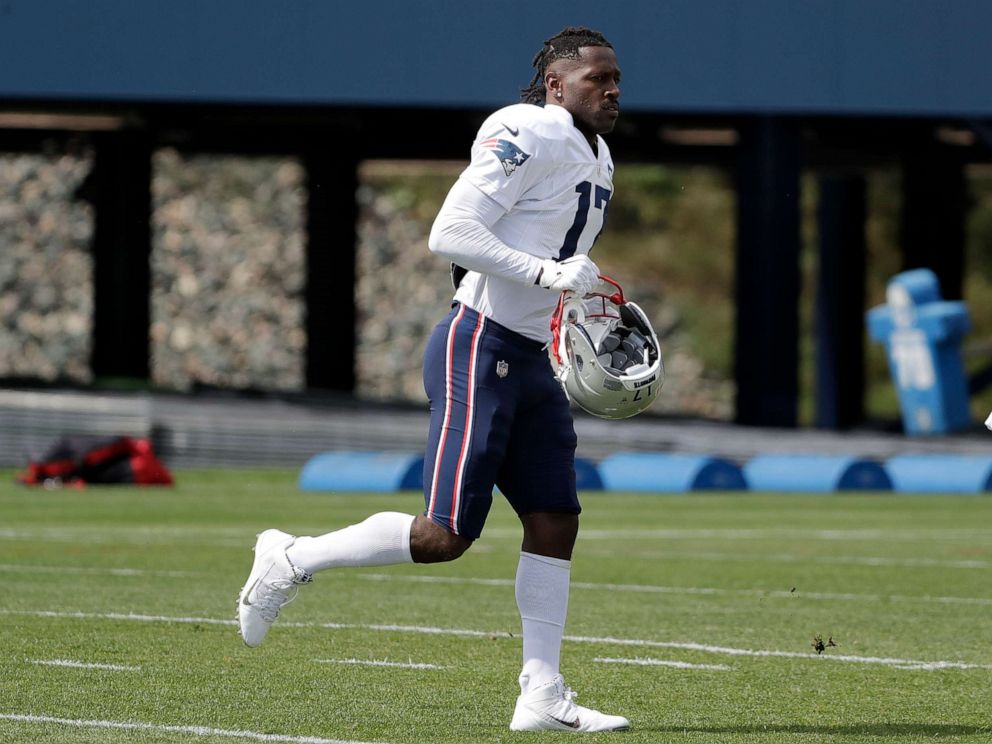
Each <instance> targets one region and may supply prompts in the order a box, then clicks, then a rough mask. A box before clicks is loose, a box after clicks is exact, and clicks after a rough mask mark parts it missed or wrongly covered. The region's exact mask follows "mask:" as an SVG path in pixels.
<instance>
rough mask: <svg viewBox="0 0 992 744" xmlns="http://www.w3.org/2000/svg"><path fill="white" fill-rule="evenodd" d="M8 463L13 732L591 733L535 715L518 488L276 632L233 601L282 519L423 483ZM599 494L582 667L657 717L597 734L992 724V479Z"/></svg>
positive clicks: (570, 667) (4, 613)
mask: <svg viewBox="0 0 992 744" xmlns="http://www.w3.org/2000/svg"><path fill="white" fill-rule="evenodd" d="M3 475H4V481H3V484H0V515H2V521H0V586H2V589H3V591H2V595H0V639H2V647H3V654H2V656H0V742H35V741H38V742H60V743H61V742H70V743H71V742H230V741H239V740H241V741H285V742H329V741H347V742H451V743H457V744H465V743H466V742H516V741H520V742H524V741H538V740H540V741H544V740H561V739H563V738H568V737H570V736H573V737H574V735H570V734H513V733H511V732H510V731H509V730H508V728H507V725H508V723H509V720H510V714H511V711H512V708H513V703H514V699H515V695H516V690H517V688H516V675H517V672H518V669H519V662H520V638H519V618H518V616H517V612H516V606H515V604H514V597H513V573H514V570H515V567H516V561H517V551H518V548H519V526H518V523H517V522H516V519H515V517H514V516H513V514H512V512H510V510H509V509H508V508H507V507H506V506H505V503H504V502H502V501H501V500H500V498H499V497H497V500H496V504H495V506H494V509H493V513H492V515H491V518H490V522H489V524H488V526H487V529H486V532H485V533H484V535H483V537H482V539H481V540H479V542H478V543H477V544H476V545H475V546H474V547H473V548H472V550H471V551H469V553H468V554H467V555H466V556H465V557H464V558H462V559H461V560H459V561H456V562H454V563H452V564H447V565H434V566H401V567H388V568H375V569H363V570H339V571H331V572H324V573H321V574H318V575H317V577H316V580H315V581H314V583H313V585H311V586H308V587H303V588H302V589H301V591H300V596H299V598H298V599H297V601H296V602H295V603H293V604H291V605H289V606H288V607H287V608H286V609H285V610H284V612H283V616H282V618H281V619H280V621H279V622H278V623H277V624H276V625H275V626H274V627H273V629H272V631H271V633H270V634H269V637H268V639H267V640H266V642H265V643H264V644H263V645H262V646H260V647H259V648H256V649H249V648H247V647H245V646H244V645H243V644H242V643H241V640H240V638H239V637H238V635H237V628H236V624H235V622H234V620H233V618H234V611H235V597H236V595H237V592H238V590H239V588H240V586H241V583H242V582H243V581H244V578H245V576H246V575H247V571H248V569H249V566H250V564H251V558H252V553H251V546H252V545H253V543H254V536H255V533H256V532H258V531H260V530H261V529H264V528H266V527H280V528H282V529H285V530H287V531H294V532H299V533H311V534H312V533H315V532H323V531H328V530H330V529H333V528H337V527H340V526H344V525H346V524H348V523H351V522H354V521H358V520H360V519H362V518H364V517H365V516H366V515H368V514H370V513H372V512H375V511H381V510H402V511H407V512H411V511H415V510H419V508H420V506H421V498H420V496H419V494H416V493H408V494H399V495H397V494H391V495H344V494H336V495H331V494H313V493H306V494H305V493H301V492H299V491H297V489H296V487H295V482H294V478H295V473H292V472H289V471H282V472H234V471H223V472H221V471H212V472H182V471H180V472H179V473H177V477H178V483H179V485H178V486H177V487H176V488H175V489H170V490H156V489H149V490H139V489H131V488H114V489H111V488H100V489H98V488H91V489H88V490H85V491H74V490H66V491H42V490H27V489H23V488H19V487H17V486H14V485H13V484H12V479H11V477H10V473H4V474H3ZM583 503H584V505H585V512H584V514H583V517H582V530H581V534H580V538H579V543H578V546H577V549H576V555H575V559H574V561H573V571H572V579H573V584H572V591H571V603H570V610H569V620H568V627H567V629H566V632H567V634H568V636H567V640H566V641H565V645H564V649H563V672H564V674H565V678H566V680H567V682H568V684H569V685H570V686H572V687H573V688H574V689H576V690H577V691H579V693H580V697H579V702H580V703H582V704H586V705H590V706H593V707H598V708H600V709H602V710H604V711H607V712H615V713H620V714H623V715H625V716H627V717H628V718H630V720H631V722H632V730H631V731H629V732H626V733H617V734H600V735H586V736H582V735H579V737H578V738H579V739H580V740H585V741H611V742H614V741H623V742H741V743H744V742H747V743H749V744H750V743H752V742H825V741H837V742H924V741H933V740H939V741H947V742H951V741H969V742H979V741H981V742H987V741H989V740H990V739H992V713H990V706H989V703H990V700H992V622H990V617H992V498H990V497H987V496H980V497H956V496H899V495H892V494H889V495H849V496H847V495H845V496H838V495H824V496H809V495H802V496H797V495H768V494H747V495H742V494H735V495H729V494H714V495H691V496H650V495H624V494H585V495H584V498H583ZM817 638H819V639H820V640H821V642H822V645H823V647H824V648H823V652H822V654H818V653H817V651H816V650H815V649H814V648H813V646H814V644H815V639H817ZM831 642H833V643H834V644H836V645H830V643H831Z"/></svg>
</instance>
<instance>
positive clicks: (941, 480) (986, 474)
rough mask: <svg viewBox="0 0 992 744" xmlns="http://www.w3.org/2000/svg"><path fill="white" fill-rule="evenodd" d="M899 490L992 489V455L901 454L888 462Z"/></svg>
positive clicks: (975, 490)
mask: <svg viewBox="0 0 992 744" xmlns="http://www.w3.org/2000/svg"><path fill="white" fill-rule="evenodd" d="M885 469H886V470H887V471H888V472H889V476H890V477H891V478H892V483H893V485H894V486H895V489H896V490H897V491H906V492H915V493H926V492H938V493H981V492H983V491H988V490H992V457H983V456H982V455H938V454H921V455H898V456H896V457H891V458H889V459H888V460H886V461H885Z"/></svg>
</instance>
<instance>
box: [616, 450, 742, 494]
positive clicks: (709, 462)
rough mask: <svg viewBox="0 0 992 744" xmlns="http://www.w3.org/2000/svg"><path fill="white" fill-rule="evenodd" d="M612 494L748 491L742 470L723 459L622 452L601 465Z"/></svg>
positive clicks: (705, 456)
mask: <svg viewBox="0 0 992 744" xmlns="http://www.w3.org/2000/svg"><path fill="white" fill-rule="evenodd" d="M599 474H600V476H602V478H603V487H604V488H606V489H608V490H610V491H649V492H657V493H681V492H684V491H704V490H705V491H739V490H742V489H745V488H747V483H746V481H745V480H744V475H743V474H742V473H741V469H740V468H739V467H738V466H737V465H735V464H734V463H732V462H730V461H729V460H724V459H722V458H719V457H709V456H708V455H689V454H649V453H640V452H629V453H628V452H622V453H617V454H615V455H610V456H609V457H607V458H606V459H605V460H603V461H602V462H601V463H600V464H599Z"/></svg>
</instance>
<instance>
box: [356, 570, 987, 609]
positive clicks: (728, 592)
mask: <svg viewBox="0 0 992 744" xmlns="http://www.w3.org/2000/svg"><path fill="white" fill-rule="evenodd" d="M359 576H360V577H361V578H363V579H368V580H370V581H397V582H409V583H420V584H471V585H474V586H505V587H511V586H513V585H514V580H513V579H480V578H473V577H461V576H424V575H417V576H411V575H398V574H376V573H362V574H359ZM570 587H571V588H572V589H591V590H593V591H606V592H635V593H641V594H687V595H699V596H714V597H759V598H761V597H774V598H776V599H789V598H791V599H796V598H803V599H818V600H838V601H845V602H851V601H854V602H858V601H866V602H918V603H923V604H948V605H978V606H992V598H987V597H928V596H919V597H914V596H910V595H904V594H855V593H850V592H807V591H791V590H789V591H786V590H784V589H774V590H769V589H720V588H714V587H697V586H656V585H654V584H601V583H596V582H591V581H573V582H572V583H571V584H570Z"/></svg>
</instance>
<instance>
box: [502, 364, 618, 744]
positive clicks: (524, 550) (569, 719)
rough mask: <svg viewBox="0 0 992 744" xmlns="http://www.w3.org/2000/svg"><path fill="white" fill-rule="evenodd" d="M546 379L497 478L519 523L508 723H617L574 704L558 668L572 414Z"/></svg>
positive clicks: (597, 726) (592, 726)
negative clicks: (516, 670) (514, 670)
mask: <svg viewBox="0 0 992 744" xmlns="http://www.w3.org/2000/svg"><path fill="white" fill-rule="evenodd" d="M548 378H550V375H548ZM550 382H551V384H549V385H546V386H545V391H544V397H543V398H542V399H541V400H540V402H539V403H537V402H532V403H530V404H529V405H528V406H527V415H526V416H522V417H520V418H518V420H517V421H516V422H515V424H514V437H513V439H512V446H511V448H510V450H509V451H508V453H507V459H506V463H505V466H504V469H503V471H502V472H501V474H500V480H499V485H500V488H501V489H502V490H503V492H504V493H505V494H506V495H507V499H508V500H509V501H510V503H511V505H512V506H513V507H514V509H515V510H516V511H517V513H518V514H519V515H520V521H521V523H522V524H523V527H524V537H523V542H522V544H521V552H520V560H519V562H518V564H517V575H516V581H515V590H516V591H515V593H516V599H517V607H518V609H519V610H520V618H521V625H522V630H523V665H522V668H521V672H520V677H519V682H520V696H519V697H518V698H517V703H516V706H515V708H514V713H513V719H512V720H511V722H510V728H511V729H514V730H517V731H543V730H562V731H614V730H623V729H626V728H628V727H629V725H630V724H629V722H628V721H627V719H626V718H623V717H621V716H609V715H605V714H603V713H600V712H599V711H596V710H592V709H590V708H584V707H582V706H579V705H576V704H575V702H574V701H573V697H574V693H572V691H571V690H570V689H569V688H568V687H566V686H565V682H564V679H563V678H562V676H561V673H560V660H561V642H562V636H563V634H564V630H565V619H566V615H567V612H568V590H569V581H570V575H571V556H572V548H573V546H574V544H575V537H576V534H577V532H578V524H579V516H578V515H579V511H580V506H579V502H578V497H577V495H576V489H575V445H576V438H575V430H574V427H573V425H572V417H571V413H570V411H569V409H568V401H567V399H565V396H564V394H563V393H562V391H561V389H560V387H558V384H557V383H556V382H554V380H551V381H550ZM518 427H520V428H519V430H518Z"/></svg>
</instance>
